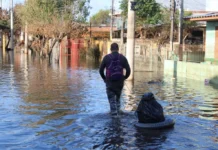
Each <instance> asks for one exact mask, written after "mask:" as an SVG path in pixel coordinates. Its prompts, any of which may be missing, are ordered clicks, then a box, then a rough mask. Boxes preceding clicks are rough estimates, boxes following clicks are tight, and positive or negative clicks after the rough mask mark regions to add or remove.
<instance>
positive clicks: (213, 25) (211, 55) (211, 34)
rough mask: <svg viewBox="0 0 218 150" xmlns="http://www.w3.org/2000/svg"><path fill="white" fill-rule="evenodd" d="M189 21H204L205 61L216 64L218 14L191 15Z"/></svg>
mask: <svg viewBox="0 0 218 150" xmlns="http://www.w3.org/2000/svg"><path fill="white" fill-rule="evenodd" d="M185 19H186V20H190V21H206V22H207V23H206V37H205V38H206V41H205V61H210V62H218V12H214V13H207V14H203V15H192V16H189V17H186V18H185Z"/></svg>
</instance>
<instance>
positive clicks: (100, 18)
mask: <svg viewBox="0 0 218 150" xmlns="http://www.w3.org/2000/svg"><path fill="white" fill-rule="evenodd" d="M109 13H110V10H108V9H106V10H102V9H101V10H99V12H98V13H96V14H94V15H93V16H92V17H91V19H90V21H91V23H92V24H93V25H101V24H106V25H109V24H110V20H111V18H110V16H109Z"/></svg>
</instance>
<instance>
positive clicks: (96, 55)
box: [87, 46, 101, 61]
mask: <svg viewBox="0 0 218 150" xmlns="http://www.w3.org/2000/svg"><path fill="white" fill-rule="evenodd" d="M100 55H101V52H100V50H99V46H94V47H91V48H89V49H88V51H87V57H88V58H90V59H92V60H95V61H99V59H100Z"/></svg>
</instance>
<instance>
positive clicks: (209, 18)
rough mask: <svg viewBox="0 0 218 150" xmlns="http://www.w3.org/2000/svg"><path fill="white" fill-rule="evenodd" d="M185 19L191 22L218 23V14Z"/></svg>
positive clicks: (212, 13)
mask: <svg viewBox="0 0 218 150" xmlns="http://www.w3.org/2000/svg"><path fill="white" fill-rule="evenodd" d="M184 19H186V20H190V21H218V12H211V13H206V14H197V15H191V16H187V17H184Z"/></svg>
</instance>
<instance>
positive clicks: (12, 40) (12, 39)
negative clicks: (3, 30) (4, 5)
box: [10, 0, 14, 50]
mask: <svg viewBox="0 0 218 150" xmlns="http://www.w3.org/2000/svg"><path fill="white" fill-rule="evenodd" d="M13 12H14V11H13V0H11V39H10V43H11V45H10V46H11V47H10V49H11V50H14V13H13Z"/></svg>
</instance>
